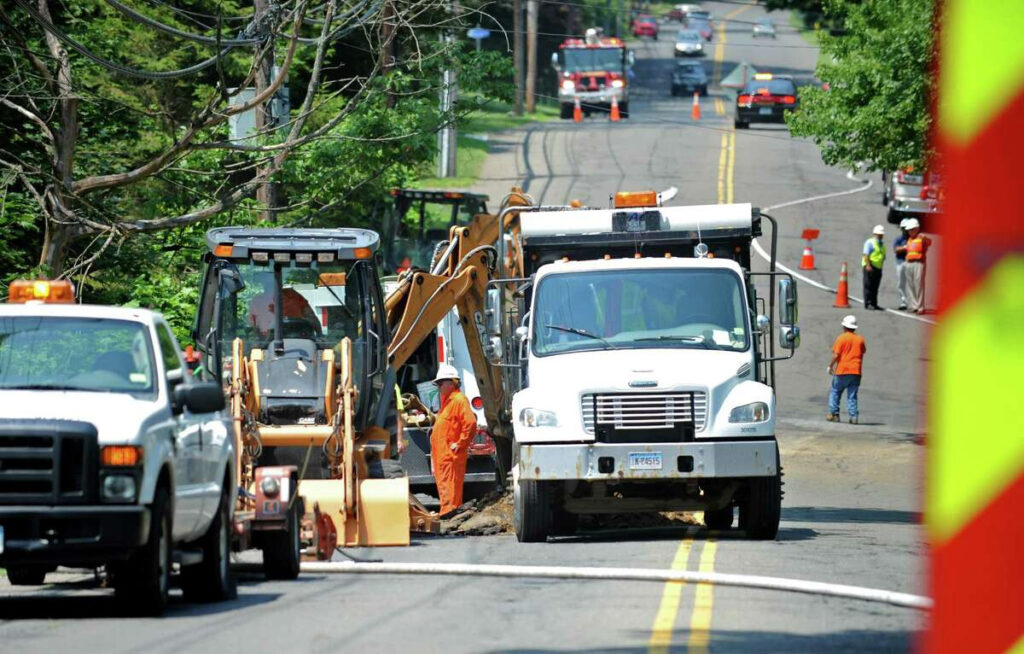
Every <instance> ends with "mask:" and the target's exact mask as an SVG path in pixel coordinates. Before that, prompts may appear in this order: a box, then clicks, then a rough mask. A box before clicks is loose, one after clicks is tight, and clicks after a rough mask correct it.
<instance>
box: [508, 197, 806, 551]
mask: <svg viewBox="0 0 1024 654" xmlns="http://www.w3.org/2000/svg"><path fill="white" fill-rule="evenodd" d="M519 219H520V227H521V232H520V239H521V248H522V261H523V262H524V277H522V278H519V279H504V280H495V281H493V282H492V288H494V289H495V290H494V291H493V292H492V293H491V294H490V297H489V311H488V316H489V318H490V320H491V326H490V327H491V333H492V334H493V335H495V336H496V337H498V338H501V335H503V334H507V333H508V332H509V331H514V334H515V335H514V336H513V337H512V338H506V339H505V341H504V343H503V345H501V346H497V345H495V349H496V350H498V355H499V356H501V357H502V361H503V362H502V363H501V365H502V366H503V367H504V368H505V371H506V372H505V380H506V385H509V384H511V385H513V386H514V387H515V389H514V390H515V393H514V395H513V399H512V407H511V415H510V418H511V421H512V425H513V430H514V435H515V443H514V450H513V452H514V456H515V458H516V463H515V465H514V466H513V468H512V472H513V483H514V489H515V528H516V534H517V536H518V538H519V540H521V541H543V540H545V539H546V538H547V537H548V536H549V535H560V534H567V533H571V532H572V531H573V530H575V528H576V523H577V519H578V517H579V516H580V515H582V514H595V513H604V514H609V513H627V512H656V511H681V510H701V511H703V512H704V519H705V522H706V524H707V525H708V526H709V527H711V528H717V529H728V528H730V527H732V525H733V522H734V509H738V513H739V528H740V529H742V530H745V532H746V534H747V536H748V537H750V538H757V539H766V538H774V537H775V535H776V533H777V531H778V526H779V517H780V507H781V499H782V469H781V465H780V459H779V449H778V445H777V442H776V438H775V419H776V406H775V393H774V384H775V377H774V362H775V361H776V360H779V359H785V358H790V357H791V356H792V355H793V352H794V350H795V348H796V347H797V346H798V344H799V328H798V327H797V326H796V324H795V323H796V317H797V310H796V287H795V285H794V283H793V280H792V278H791V277H790V276H789V275H787V274H785V273H778V272H775V271H774V250H775V248H774V238H772V256H771V263H770V265H768V266H767V267H766V268H767V271H766V272H754V271H753V270H752V268H751V260H750V256H751V245H752V241H753V239H754V238H756V237H758V236H760V235H761V226H762V220H763V219H768V220H771V219H770V217H768V216H764V215H762V214H761V213H760V212H759V211H758V209H756V208H753V207H751V205H749V204H731V205H706V206H671V207H670V206H660V199H659V195H658V194H657V193H655V192H643V193H620V194H618V195H617V196H615V199H614V202H613V207H612V208H609V209H568V210H565V209H556V208H552V210H544V209H543V208H533V207H531V208H530V209H528V210H525V211H524V212H523V213H521V214H520V218H519ZM773 233H774V230H773ZM759 282H760V283H759ZM776 282H777V284H778V285H777V289H778V297H779V302H778V304H779V315H778V322H779V326H780V349H785V350H788V352H787V353H786V354H785V355H784V356H778V357H777V356H775V352H774V350H775V346H774V338H773V325H772V320H771V319H770V317H769V316H771V315H772V314H773V313H774V306H775V304H776V301H775V300H776V297H775V290H776V285H775V284H776ZM758 287H761V288H763V289H764V290H765V292H764V295H766V296H767V298H766V297H762V296H759V295H758V292H757V289H758ZM497 316H504V324H503V325H498V323H500V322H501V319H499V318H497ZM509 323H511V324H513V325H517V328H514V329H513V330H510V329H509V328H508V326H507V325H508V324H509ZM492 342H494V341H492Z"/></svg>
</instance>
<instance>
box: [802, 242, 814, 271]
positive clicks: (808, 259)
mask: <svg viewBox="0 0 1024 654" xmlns="http://www.w3.org/2000/svg"><path fill="white" fill-rule="evenodd" d="M800 270H814V251H813V250H811V243H810V241H808V242H807V245H805V246H804V256H802V257H800Z"/></svg>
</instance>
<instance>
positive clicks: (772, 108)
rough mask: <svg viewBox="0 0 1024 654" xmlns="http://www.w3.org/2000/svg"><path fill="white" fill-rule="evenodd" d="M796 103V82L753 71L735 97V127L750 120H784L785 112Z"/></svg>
mask: <svg viewBox="0 0 1024 654" xmlns="http://www.w3.org/2000/svg"><path fill="white" fill-rule="evenodd" d="M798 106H799V101H798V100H797V95H796V84H794V83H793V80H792V79H791V78H789V77H786V76H782V75H772V74H771V73H757V74H756V75H754V79H752V80H750V81H749V82H747V84H746V86H744V87H743V89H742V90H741V91H740V92H739V95H737V96H736V113H735V119H734V124H735V126H736V129H743V128H745V127H749V126H750V123H784V122H786V112H787V111H793V110H795V109H797V107H798Z"/></svg>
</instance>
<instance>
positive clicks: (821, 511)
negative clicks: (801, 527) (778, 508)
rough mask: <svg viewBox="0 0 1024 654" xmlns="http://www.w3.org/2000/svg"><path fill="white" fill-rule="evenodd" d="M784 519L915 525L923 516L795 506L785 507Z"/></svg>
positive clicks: (877, 510) (893, 510) (867, 510)
mask: <svg viewBox="0 0 1024 654" xmlns="http://www.w3.org/2000/svg"><path fill="white" fill-rule="evenodd" d="M782 519H783V520H789V521H792V522H834V523H842V522H874V523H881V524H906V525H915V524H920V523H921V514H920V513H918V512H916V511H899V510H896V509H859V508H840V507H828V506H794V507H783V509H782Z"/></svg>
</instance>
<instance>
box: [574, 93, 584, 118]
mask: <svg viewBox="0 0 1024 654" xmlns="http://www.w3.org/2000/svg"><path fill="white" fill-rule="evenodd" d="M572 122H574V123H582V122H583V107H581V106H580V99H579V98H576V103H575V104H574V105H573V107H572Z"/></svg>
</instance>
